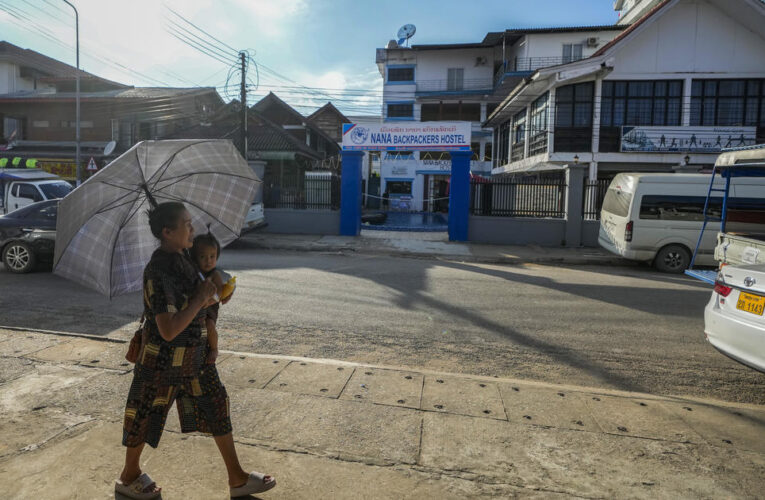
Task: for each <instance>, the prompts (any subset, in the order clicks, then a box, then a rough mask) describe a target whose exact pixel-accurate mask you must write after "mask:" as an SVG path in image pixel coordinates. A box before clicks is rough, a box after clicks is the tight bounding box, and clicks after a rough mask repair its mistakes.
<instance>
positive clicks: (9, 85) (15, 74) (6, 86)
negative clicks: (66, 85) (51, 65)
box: [0, 62, 55, 94]
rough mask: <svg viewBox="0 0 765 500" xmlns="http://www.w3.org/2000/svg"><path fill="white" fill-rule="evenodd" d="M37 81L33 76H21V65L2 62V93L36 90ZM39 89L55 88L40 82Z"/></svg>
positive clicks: (0, 84) (0, 90)
mask: <svg viewBox="0 0 765 500" xmlns="http://www.w3.org/2000/svg"><path fill="white" fill-rule="evenodd" d="M34 89H35V82H34V80H33V79H31V78H21V77H20V76H19V66H18V65H16V64H13V63H9V62H0V94H10V93H12V92H20V91H22V90H34ZM37 89H38V90H39V89H50V90H55V87H54V86H52V85H48V84H38V85H37Z"/></svg>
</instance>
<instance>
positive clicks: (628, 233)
mask: <svg viewBox="0 0 765 500" xmlns="http://www.w3.org/2000/svg"><path fill="white" fill-rule="evenodd" d="M624 241H632V221H629V222H628V223H627V227H625V228H624Z"/></svg>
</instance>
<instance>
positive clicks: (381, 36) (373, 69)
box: [0, 0, 617, 116]
mask: <svg viewBox="0 0 765 500" xmlns="http://www.w3.org/2000/svg"><path fill="white" fill-rule="evenodd" d="M70 1H71V3H72V4H74V5H75V6H76V7H77V9H78V11H79V19H80V67H81V68H82V69H84V70H85V71H88V72H90V73H93V74H96V75H98V76H100V77H103V78H107V79H110V80H114V81H118V82H120V83H124V84H128V85H135V86H173V87H194V86H210V87H217V88H218V91H219V93H220V94H221V97H223V99H224V100H226V101H229V100H231V99H232V98H235V97H236V93H237V92H238V91H239V78H240V76H239V73H238V72H235V70H234V69H232V68H233V67H234V66H235V64H236V62H237V57H238V56H237V51H239V50H247V51H248V55H249V65H248V71H247V73H248V82H249V83H248V89H249V90H248V97H247V99H248V102H255V101H257V100H258V99H259V98H260V97H262V96H263V95H265V94H266V93H268V92H269V91H273V92H274V93H276V94H277V95H278V96H279V97H281V98H282V99H284V100H285V101H286V102H288V103H289V104H291V105H293V106H295V107H296V108H297V109H298V111H300V112H301V113H303V114H310V113H311V112H312V111H313V110H315V109H316V108H318V107H320V106H321V105H323V104H324V103H326V102H327V100H330V98H331V100H332V101H333V103H334V104H335V105H336V106H337V107H338V108H340V110H341V111H343V112H344V113H346V114H347V115H351V116H353V115H362V114H379V112H380V107H381V99H382V77H381V76H380V72H379V70H378V68H377V65H376V64H375V49H376V48H380V47H384V46H385V44H386V43H387V42H388V40H390V39H393V38H396V33H397V31H398V29H399V28H400V27H401V26H402V25H404V24H414V25H415V26H416V27H417V32H416V34H415V35H414V37H413V38H412V40H411V43H413V44H438V43H466V42H480V41H481V40H482V39H483V38H484V36H485V35H486V33H487V32H490V31H502V30H504V29H510V28H528V27H548V26H579V25H601V24H612V23H615V22H616V21H617V13H616V12H615V11H614V10H613V0H533V1H531V0H472V1H469V2H468V1H454V0H408V1H404V0H387V1H385V2H377V1H373V0H355V1H350V0H216V1H214V2H210V1H209V0H165V1H162V0H129V1H120V2H118V1H116V0H70ZM72 12H73V11H72V9H71V7H69V6H67V5H66V4H65V3H64V2H63V1H62V0H0V40H5V41H7V42H10V43H13V44H15V45H18V46H20V47H23V48H28V49H32V50H36V51H38V52H41V53H43V54H45V55H47V56H49V57H53V58H55V59H58V60H60V61H62V62H65V63H68V64H71V65H73V66H74V65H75V30H74V15H73V13H72ZM189 23H191V24H189ZM192 24H193V25H194V26H192ZM200 30H204V31H205V32H207V33H208V34H209V35H211V36H212V37H214V39H213V38H209V37H207V36H206V35H205V34H204V33H202V32H201V31H200ZM178 37H181V38H184V39H185V40H186V42H185V43H184V41H181V40H179V38H178ZM202 40H206V41H207V42H209V43H211V44H213V45H214V46H215V47H216V48H217V50H215V49H211V47H210V45H208V44H205V42H204V41H202ZM200 46H201V47H204V48H205V49H206V50H207V51H208V52H212V53H214V54H215V55H216V56H217V57H211V56H210V55H209V54H205V53H203V52H202V51H201V50H200ZM227 81H228V86H227Z"/></svg>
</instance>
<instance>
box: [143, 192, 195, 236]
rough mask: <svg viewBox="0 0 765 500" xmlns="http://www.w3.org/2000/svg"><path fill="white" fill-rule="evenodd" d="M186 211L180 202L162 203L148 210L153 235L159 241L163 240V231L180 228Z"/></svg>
mask: <svg viewBox="0 0 765 500" xmlns="http://www.w3.org/2000/svg"><path fill="white" fill-rule="evenodd" d="M184 210H186V207H185V206H184V205H183V203H180V202H178V201H168V202H165V203H160V204H159V205H157V206H156V207H153V208H150V209H149V210H147V211H146V213H147V215H148V216H149V227H151V234H153V235H154V237H155V238H157V239H158V240H161V239H162V230H163V229H165V228H168V229H176V228H177V227H178V222H179V221H180V219H181V215H182V214H183V211H184Z"/></svg>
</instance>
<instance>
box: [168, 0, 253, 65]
mask: <svg viewBox="0 0 765 500" xmlns="http://www.w3.org/2000/svg"><path fill="white" fill-rule="evenodd" d="M165 8H167V10H169V11H170V12H172V13H173V14H175V15H176V16H178V18H180V19H181V20H182V21H184V22H185V23H186V24H189V25H190V26H192V27H194V28H196V29H197V30H199V31H200V32H202V33H204V34H205V35H207V36H208V37H210V38H211V39H212V40H214V41H216V42H217V43H218V44H220V45H222V46H224V47H226V48H228V49H229V50H231V51H233V52H235V53H238V52H239V51H238V50H237V49H235V48H233V47H232V46H230V45H228V44H227V43H225V42H222V41H221V40H219V39H217V38H215V37H214V36H212V35H211V34H209V33H208V32H206V31H205V30H203V29H202V28H200V27H199V26H197V25H196V24H194V23H192V22H191V21H189V20H188V19H186V18H185V17H183V16H182V15H180V14H179V13H178V12H176V11H175V10H173V9H172V8H171V7H170V6H168V5H167V4H165Z"/></svg>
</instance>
